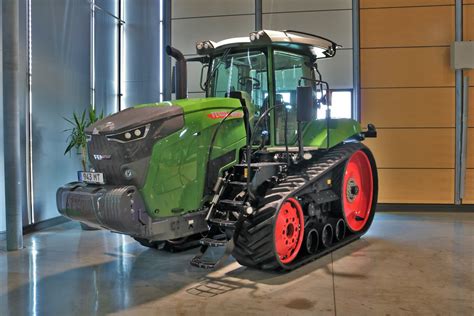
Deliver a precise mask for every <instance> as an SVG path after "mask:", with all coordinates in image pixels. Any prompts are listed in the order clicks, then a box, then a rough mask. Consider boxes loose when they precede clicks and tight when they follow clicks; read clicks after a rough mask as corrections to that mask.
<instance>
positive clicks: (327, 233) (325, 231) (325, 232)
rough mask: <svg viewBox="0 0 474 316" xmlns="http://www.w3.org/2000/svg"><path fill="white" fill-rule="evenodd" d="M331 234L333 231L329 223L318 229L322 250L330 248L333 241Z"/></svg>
mask: <svg viewBox="0 0 474 316" xmlns="http://www.w3.org/2000/svg"><path fill="white" fill-rule="evenodd" d="M333 232H334V229H333V228H332V225H331V224H329V223H328V224H326V225H324V226H322V227H321V228H320V236H321V246H322V247H323V248H329V247H331V245H332V240H333Z"/></svg>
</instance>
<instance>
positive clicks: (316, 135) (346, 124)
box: [303, 119, 362, 148]
mask: <svg viewBox="0 0 474 316" xmlns="http://www.w3.org/2000/svg"><path fill="white" fill-rule="evenodd" d="M327 126H328V124H327V121H326V120H325V119H324V120H315V121H311V122H308V123H307V124H306V126H305V127H304V129H303V144H304V146H309V147H318V148H328V139H327V135H328V133H327ZM361 131H362V130H361V128H360V124H359V122H357V121H354V120H352V119H331V120H330V122H329V148H331V147H334V146H336V145H337V144H340V143H341V142H343V141H345V140H346V139H348V138H349V137H351V136H354V135H357V134H360V132H361Z"/></svg>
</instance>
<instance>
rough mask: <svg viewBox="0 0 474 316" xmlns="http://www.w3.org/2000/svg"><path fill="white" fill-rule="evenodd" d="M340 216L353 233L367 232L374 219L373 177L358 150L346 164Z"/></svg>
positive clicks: (367, 158)
mask: <svg viewBox="0 0 474 316" xmlns="http://www.w3.org/2000/svg"><path fill="white" fill-rule="evenodd" d="M341 204H342V215H343V217H344V220H345V222H346V224H347V228H348V229H349V230H350V231H351V232H354V233H357V232H361V231H364V230H367V229H368V228H369V226H370V224H371V223H372V219H373V217H374V211H375V210H373V207H372V206H373V204H374V176H373V170H372V164H371V162H370V160H369V157H368V156H367V154H366V153H365V152H364V150H358V151H356V152H355V153H354V154H352V156H351V157H350V158H349V160H348V161H347V163H346V166H345V169H344V174H343V179H342V188H341Z"/></svg>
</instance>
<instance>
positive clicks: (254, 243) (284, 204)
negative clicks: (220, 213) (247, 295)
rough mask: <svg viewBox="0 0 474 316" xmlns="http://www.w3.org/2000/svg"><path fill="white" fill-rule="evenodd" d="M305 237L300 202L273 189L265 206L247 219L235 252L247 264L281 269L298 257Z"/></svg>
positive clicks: (240, 260) (237, 258)
mask: <svg viewBox="0 0 474 316" xmlns="http://www.w3.org/2000/svg"><path fill="white" fill-rule="evenodd" d="M276 191H277V190H276ZM279 205H281V206H280V207H279V208H278V206H279ZM277 208H278V209H277ZM304 236H305V235H304V217H303V210H302V208H301V205H300V203H299V202H298V201H297V200H296V199H293V198H289V199H286V200H284V195H283V194H282V193H278V192H272V190H270V192H267V196H266V198H265V201H264V203H263V207H262V208H261V209H260V210H259V211H258V212H257V214H256V215H255V216H252V217H251V218H249V219H248V220H247V221H245V222H244V224H243V226H242V229H241V232H240V234H239V236H238V238H237V239H236V244H235V248H234V251H233V253H232V255H233V256H234V258H235V259H236V260H237V261H238V262H239V263H240V264H242V265H245V266H249V267H254V268H260V269H276V268H281V267H284V266H285V265H286V264H290V263H291V262H293V261H294V260H295V258H296V257H297V256H298V254H299V252H300V250H301V248H302V247H301V246H302V244H303V240H304Z"/></svg>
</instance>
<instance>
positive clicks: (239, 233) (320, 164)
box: [57, 30, 378, 270]
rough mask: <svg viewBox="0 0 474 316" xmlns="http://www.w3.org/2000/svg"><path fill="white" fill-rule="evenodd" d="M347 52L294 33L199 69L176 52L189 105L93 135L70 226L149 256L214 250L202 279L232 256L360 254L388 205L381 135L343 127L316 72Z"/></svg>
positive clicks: (220, 53) (122, 115)
mask: <svg viewBox="0 0 474 316" xmlns="http://www.w3.org/2000/svg"><path fill="white" fill-rule="evenodd" d="M338 47H339V46H338V45H337V44H336V43H334V42H332V41H330V40H328V39H326V38H323V37H320V36H316V35H313V34H309V33H303V32H298V31H290V30H286V31H268V30H262V31H257V32H253V33H250V34H249V36H247V37H240V38H233V39H227V40H224V41H220V42H212V41H205V42H200V43H197V45H196V49H197V53H198V55H199V57H197V58H192V59H189V60H186V59H185V58H184V56H183V55H182V54H181V53H180V52H179V51H178V50H176V49H174V48H171V47H168V48H167V52H168V54H169V55H171V56H172V57H174V58H175V59H176V75H175V85H174V86H175V91H176V99H177V100H173V101H167V102H161V103H152V104H144V105H139V106H135V107H133V108H129V109H126V110H124V111H121V112H119V113H115V114H113V115H111V116H109V117H107V118H105V119H103V120H101V121H99V122H97V123H95V124H93V125H92V126H90V127H89V128H88V130H87V131H86V133H87V140H88V155H89V159H90V162H91V166H92V169H91V170H90V172H79V181H78V182H73V183H69V184H67V185H65V186H63V187H61V188H60V189H59V190H58V192H57V205H58V209H59V212H60V213H61V214H63V215H64V216H66V217H68V218H70V219H73V220H77V221H80V222H82V223H85V224H87V225H89V226H93V227H96V228H102V229H107V230H110V231H113V232H117V233H121V234H126V235H129V236H131V237H133V238H135V239H136V240H137V241H139V242H140V243H141V244H143V245H145V246H148V247H157V246H158V245H160V244H161V245H163V244H164V245H166V246H167V247H171V249H175V248H176V247H178V248H179V247H180V245H189V244H190V243H191V242H192V241H193V240H194V242H195V244H199V243H200V244H201V245H202V246H201V253H199V254H198V255H196V257H195V258H194V259H193V260H192V261H191V264H192V265H194V266H198V267H202V268H215V267H219V266H221V265H222V264H223V262H224V261H225V259H226V258H227V257H228V256H229V255H232V256H233V257H234V258H235V259H236V260H237V261H238V262H239V263H240V264H242V265H244V266H249V267H255V268H259V269H271V270H273V269H286V270H288V269H293V268H295V267H298V266H300V265H302V264H304V263H306V262H309V261H311V260H314V259H317V258H319V257H321V256H323V255H325V254H327V253H329V252H331V251H333V250H335V249H337V248H339V247H341V246H344V245H346V244H348V243H350V242H352V241H354V240H356V239H357V238H359V237H360V236H361V235H363V234H364V233H365V232H366V231H367V230H368V229H369V226H370V225H371V223H372V220H373V218H374V213H375V208H376V204H377V192H378V179H377V170H376V164H375V160H374V157H373V155H372V153H371V152H370V150H369V149H368V148H367V147H366V146H364V145H363V144H361V141H362V140H364V139H365V138H366V137H376V134H377V133H376V130H375V127H374V126H373V125H371V124H369V126H368V127H367V129H366V130H364V131H363V130H362V129H361V127H360V125H359V123H358V122H357V121H354V120H352V119H332V118H331V115H330V109H331V107H330V104H331V97H330V96H331V95H330V90H329V85H328V83H327V82H325V81H323V79H322V77H321V73H320V72H319V70H318V67H317V62H318V60H320V59H324V58H331V57H334V56H335V54H336V51H337V48H338ZM187 62H201V63H203V68H202V69H203V70H202V73H201V77H202V78H201V87H202V89H203V90H204V91H205V93H206V98H198V99H188V98H187V91H186V90H187V88H186V82H187V78H186V76H187V74H186V64H187ZM206 73H207V75H206ZM318 110H319V111H318ZM321 113H322V114H321ZM318 116H321V117H318ZM173 247H174V248H173ZM209 247H222V249H224V251H223V255H222V257H221V258H220V259H218V260H211V259H210V256H209V255H206V253H207V250H208V249H209Z"/></svg>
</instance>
